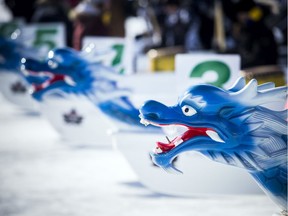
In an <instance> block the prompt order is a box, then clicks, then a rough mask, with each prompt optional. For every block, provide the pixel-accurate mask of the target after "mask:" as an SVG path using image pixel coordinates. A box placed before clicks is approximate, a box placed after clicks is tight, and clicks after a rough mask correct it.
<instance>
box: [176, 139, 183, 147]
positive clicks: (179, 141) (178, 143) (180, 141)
mask: <svg viewBox="0 0 288 216" xmlns="http://www.w3.org/2000/svg"><path fill="white" fill-rule="evenodd" d="M182 142H183V140H182V139H178V140H176V141H175V142H174V145H175V146H178V145H180V144H181V143H182Z"/></svg>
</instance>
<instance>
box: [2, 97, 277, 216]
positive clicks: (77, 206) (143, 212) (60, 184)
mask: <svg viewBox="0 0 288 216" xmlns="http://www.w3.org/2000/svg"><path fill="white" fill-rule="evenodd" d="M211 181H213V179H211ZM235 187H237V182H235ZM277 210H278V209H277V207H276V206H275V205H274V204H273V202H272V201H271V200H270V199H269V198H268V197H266V196H264V195H253V196H252V195H249V196H247V195H241V196H217V197H216V196H215V197H206V198H205V197H191V198H187V197H186V198H184V197H173V196H165V195H162V194H156V193H153V192H151V191H149V190H148V189H147V188H145V187H143V186H142V184H141V182H139V181H138V179H137V176H136V175H135V174H134V173H133V171H132V170H131V168H130V166H129V164H128V163H127V161H126V160H125V159H124V157H123V156H122V155H121V153H120V152H117V151H116V150H113V148H112V146H107V148H101V149H97V148H87V147H85V146H84V145H83V146H80V145H79V146H73V147H71V146H69V143H65V142H64V141H61V139H60V137H59V135H58V134H57V132H56V131H54V129H53V128H52V126H51V125H49V123H48V121H47V120H46V119H45V118H44V117H43V116H41V115H35V114H34V115H32V114H31V113H30V114H29V113H27V112H25V111H23V110H21V109H20V108H19V107H16V106H15V105H13V104H9V102H7V101H5V100H4V99H3V98H2V97H0V216H12V215H13V216H51V215H52V216H115V215H117V216H148V215H151V216H154V215H155V216H156V215H157V216H160V215H165V216H170V215H171V216H172V215H173V216H175V215H180V216H188V215H189V216H211V215H212V216H226V215H227V216H228V215H229V216H232V215H233V216H244V215H245V216H266V215H267V216H271V215H272V214H273V213H274V212H275V211H277Z"/></svg>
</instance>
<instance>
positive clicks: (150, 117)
mask: <svg viewBox="0 0 288 216" xmlns="http://www.w3.org/2000/svg"><path fill="white" fill-rule="evenodd" d="M146 117H148V118H149V119H159V117H160V116H159V115H158V114H157V113H147V114H146Z"/></svg>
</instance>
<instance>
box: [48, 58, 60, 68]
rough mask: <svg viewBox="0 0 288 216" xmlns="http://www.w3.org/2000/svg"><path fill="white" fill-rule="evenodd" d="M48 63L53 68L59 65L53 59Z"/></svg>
mask: <svg viewBox="0 0 288 216" xmlns="http://www.w3.org/2000/svg"><path fill="white" fill-rule="evenodd" d="M48 65H49V67H50V68H52V69H55V68H57V67H58V63H57V62H55V61H52V60H49V61H48Z"/></svg>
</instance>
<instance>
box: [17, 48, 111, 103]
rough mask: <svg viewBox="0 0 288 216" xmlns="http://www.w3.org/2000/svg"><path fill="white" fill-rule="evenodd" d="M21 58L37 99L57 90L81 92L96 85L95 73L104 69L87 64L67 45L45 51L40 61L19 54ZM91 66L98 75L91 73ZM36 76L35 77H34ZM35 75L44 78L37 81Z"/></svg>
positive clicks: (92, 71) (23, 69) (85, 91)
mask: <svg viewBox="0 0 288 216" xmlns="http://www.w3.org/2000/svg"><path fill="white" fill-rule="evenodd" d="M21 62H22V64H21V69H22V71H23V73H24V74H25V77H26V79H27V80H28V82H29V83H30V84H32V86H33V87H34V88H33V92H32V96H33V97H34V98H35V99H36V100H38V101H41V100H42V99H43V96H44V95H45V94H47V93H49V94H51V93H56V94H57V92H59V91H61V92H65V93H75V94H79V93H84V94H85V93H87V92H89V91H91V89H92V87H93V88H94V87H95V86H96V84H95V83H96V82H95V81H96V80H101V78H99V77H100V75H99V74H101V71H102V73H103V71H104V69H103V66H101V65H99V64H97V63H95V64H90V63H89V62H88V61H86V59H85V58H83V56H82V55H81V53H80V52H78V51H76V50H74V49H72V48H67V47H66V48H56V49H53V50H51V51H49V53H48V54H47V56H46V58H45V60H44V61H38V60H35V59H32V58H22V60H21ZM92 68H93V69H92ZM95 68H96V72H97V74H98V79H97V77H96V73H94V72H95ZM107 70H108V69H107ZM107 70H106V72H107ZM107 73H108V72H107ZM36 77H37V78H38V79H35V78H36ZM39 77H46V79H42V80H41V81H39ZM35 80H36V81H35ZM102 80H104V79H102ZM106 80H107V79H106ZM103 82H104V81H103ZM111 82H112V81H111ZM107 83H108V81H107ZM112 85H113V84H112Z"/></svg>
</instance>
